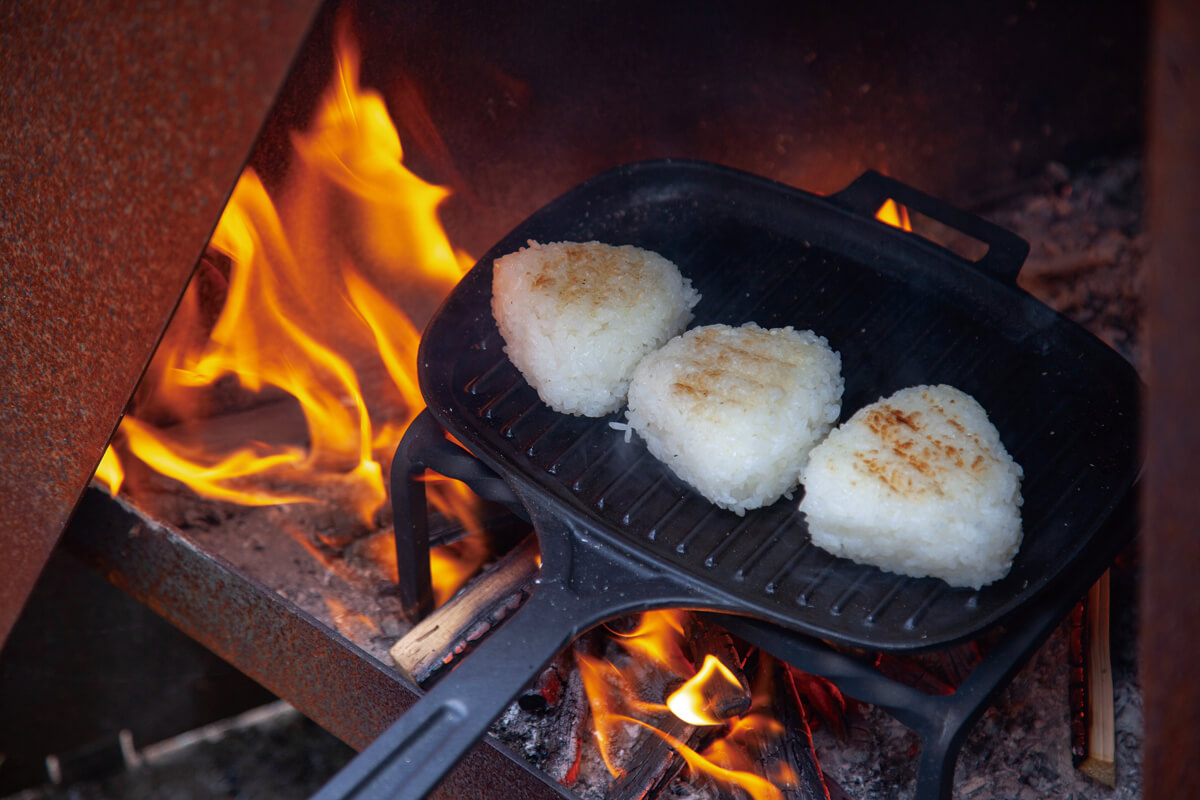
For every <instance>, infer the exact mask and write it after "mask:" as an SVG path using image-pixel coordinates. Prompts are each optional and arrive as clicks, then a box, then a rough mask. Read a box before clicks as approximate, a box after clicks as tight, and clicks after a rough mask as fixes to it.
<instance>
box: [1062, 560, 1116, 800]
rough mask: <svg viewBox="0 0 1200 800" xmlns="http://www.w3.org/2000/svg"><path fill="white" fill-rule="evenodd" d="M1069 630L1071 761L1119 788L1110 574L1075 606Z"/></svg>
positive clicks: (1097, 583)
mask: <svg viewBox="0 0 1200 800" xmlns="http://www.w3.org/2000/svg"><path fill="white" fill-rule="evenodd" d="M1068 627H1069V631H1070V633H1069V636H1068V643H1069V647H1068V649H1069V654H1070V656H1069V657H1070V663H1071V670H1070V676H1071V680H1070V697H1071V760H1072V762H1073V763H1074V765H1075V768H1076V769H1078V770H1079V771H1080V772H1082V773H1084V774H1085V775H1087V776H1089V777H1090V778H1093V779H1094V780H1097V781H1100V782H1101V783H1103V784H1106V785H1108V786H1116V760H1115V757H1114V752H1115V749H1116V744H1115V738H1116V735H1115V723H1114V718H1113V683H1112V659H1111V652H1110V649H1109V638H1108V632H1109V573H1108V572H1105V573H1104V574H1103V575H1102V576H1101V577H1100V580H1098V581H1096V583H1095V585H1093V586H1092V588H1091V589H1090V590H1089V591H1088V594H1087V597H1086V598H1084V599H1083V600H1081V601H1080V602H1079V603H1078V604H1077V605H1076V607H1075V609H1074V611H1072V613H1071V616H1070V619H1069V622H1068Z"/></svg>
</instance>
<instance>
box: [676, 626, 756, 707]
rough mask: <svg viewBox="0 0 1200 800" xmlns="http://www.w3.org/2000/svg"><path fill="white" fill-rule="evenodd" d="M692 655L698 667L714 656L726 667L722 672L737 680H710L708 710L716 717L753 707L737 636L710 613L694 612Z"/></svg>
mask: <svg viewBox="0 0 1200 800" xmlns="http://www.w3.org/2000/svg"><path fill="white" fill-rule="evenodd" d="M688 650H689V653H688V655H689V657H690V658H691V661H692V663H693V664H694V665H695V666H696V668H697V670H700V669H702V667H703V665H704V663H705V662H706V661H707V660H708V659H709V658H710V657H711V658H713V659H716V661H718V662H719V663H720V665H721V667H723V668H724V669H722V670H721V671H722V673H723V674H725V675H726V676H732V677H733V679H734V681H730V680H725V681H710V682H709V683H708V686H707V687H706V695H707V697H706V699H707V703H706V710H707V712H708V713H709V714H710V715H711V716H712V717H713V718H714V719H715V720H727V719H732V718H734V717H740V716H741V715H742V714H745V713H746V712H747V711H749V710H750V704H751V701H752V696H751V693H750V681H748V680H747V679H746V673H745V672H743V671H742V663H743V659H742V657H741V656H740V655H739V654H738V651H737V647H736V646H735V645H734V643H733V637H732V636H730V635H729V634H728V633H727V632H726V631H724V630H723V629H721V628H719V627H717V626H716V625H714V624H713V623H712V622H710V621H709V620H708V619H707V618H706V617H704V616H701V615H699V614H693V615H691V624H690V625H689V626H688Z"/></svg>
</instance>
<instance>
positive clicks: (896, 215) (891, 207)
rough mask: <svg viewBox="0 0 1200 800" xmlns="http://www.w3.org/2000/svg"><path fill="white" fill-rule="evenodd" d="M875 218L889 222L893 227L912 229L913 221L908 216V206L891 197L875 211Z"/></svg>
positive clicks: (904, 229)
mask: <svg viewBox="0 0 1200 800" xmlns="http://www.w3.org/2000/svg"><path fill="white" fill-rule="evenodd" d="M875 219H877V220H879V221H880V222H884V223H887V224H888V225H891V226H892V227H893V228H899V229H900V230H903V231H909V232H911V231H912V221H911V220H910V219H909V218H908V208H907V207H906V206H902V205H900V204H899V203H897V202H896V201H895V200H893V199H892V198H890V197H889V198H888V199H887V200H885V201H884V202H883V205H881V206H880V207H879V210H878V211H876V212H875Z"/></svg>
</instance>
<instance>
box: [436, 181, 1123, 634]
mask: <svg viewBox="0 0 1200 800" xmlns="http://www.w3.org/2000/svg"><path fill="white" fill-rule="evenodd" d="M864 185H865V186H866V190H867V191H865V192H864V190H863V189H864ZM887 197H895V198H896V199H897V200H899V201H901V202H906V203H908V204H910V205H911V206H912V207H914V208H916V209H917V210H920V211H922V212H923V213H926V214H927V215H928V216H931V217H934V218H935V219H939V220H942V221H954V222H959V218H960V217H962V216H963V215H962V212H958V211H956V210H954V209H950V208H949V207H946V206H942V205H941V204H938V203H936V201H932V200H931V198H928V197H927V196H925V195H920V194H917V193H914V192H913V190H911V189H909V188H908V187H905V186H903V185H902V184H898V183H896V182H894V181H890V180H888V179H884V178H882V176H878V175H876V174H874V173H868V174H867V176H864V178H863V179H860V181H859V182H856V184H854V185H852V186H851V187H850V188H848V189H847V190H846V191H845V192H843V193H842V194H840V195H835V196H834V197H832V198H820V197H817V196H814V195H811V194H808V193H805V192H801V191H798V190H795V189H791V188H788V187H784V186H781V185H779V184H774V183H771V182H769V181H766V180H764V179H761V178H755V177H753V176H749V175H746V174H744V173H740V172H736V171H733V170H729V169H726V168H722V167H716V166H713V165H708V164H700V163H696V162H678V161H657V162H645V163H642V164H635V165H631V166H628V167H622V168H619V169H617V170H614V171H611V172H608V173H605V174H603V175H601V176H599V177H597V178H594V179H592V180H590V181H588V182H587V183H585V184H582V185H581V186H579V187H577V188H576V189H574V190H572V191H570V192H568V193H567V194H566V195H564V196H563V197H561V198H559V199H558V200H556V201H554V202H553V203H551V204H550V205H548V206H546V207H545V208H543V209H542V210H541V211H539V212H537V213H536V214H534V215H533V216H532V217H530V218H529V219H528V220H526V221H525V222H524V223H522V224H521V225H520V226H519V227H518V228H517V229H516V230H514V231H513V232H512V233H511V234H509V235H508V236H507V237H505V238H504V239H503V240H502V241H501V242H499V243H498V244H497V245H496V247H494V248H493V249H492V250H491V251H489V252H488V253H487V254H486V255H485V256H484V257H483V258H482V259H480V261H479V263H478V264H477V266H476V267H475V268H474V269H473V270H472V271H471V272H470V273H469V274H468V275H467V276H466V277H464V279H463V280H462V281H461V282H460V284H459V286H458V287H457V288H456V289H455V290H454V291H453V292H452V293H451V295H450V297H449V298H447V300H446V302H445V303H444V304H443V307H442V309H441V310H439V312H438V314H437V315H436V316H435V318H434V320H433V322H432V323H431V324H430V326H429V328H428V330H427V331H426V334H425V336H424V337H423V339H422V344H421V352H420V355H419V364H420V369H419V376H420V381H421V388H422V392H423V394H424V395H425V398H426V400H427V402H428V403H429V408H430V411H431V413H432V414H433V415H434V417H435V418H436V419H437V420H438V421H439V422H440V423H441V424H442V425H443V426H444V427H445V428H446V429H447V430H448V431H449V432H451V433H452V434H453V435H454V436H455V437H456V438H457V439H458V440H459V441H460V442H461V443H462V444H463V445H465V446H466V447H467V448H468V449H469V450H471V451H472V452H473V453H474V454H475V455H476V456H478V457H480V458H481V459H482V460H483V461H485V462H486V463H487V464H488V465H489V466H491V467H492V468H493V469H494V470H496V471H497V472H498V473H499V474H500V475H502V476H505V477H506V479H509V480H513V481H517V482H520V483H522V484H523V485H524V486H525V487H526V488H527V490H528V487H533V491H536V492H539V493H541V494H542V495H543V496H545V497H548V498H552V501H553V502H554V503H556V504H558V505H559V506H560V507H561V508H562V509H563V510H564V511H566V510H569V511H570V513H571V514H572V515H574V516H576V517H579V518H582V519H584V520H586V521H587V522H588V524H589V526H590V527H592V528H594V529H595V533H596V534H597V535H600V536H603V537H607V538H608V539H610V540H611V541H614V542H619V543H621V544H622V545H623V546H625V547H632V548H633V549H635V550H638V551H641V552H646V553H650V554H652V555H653V556H654V557H655V558H657V559H659V560H660V561H663V562H666V563H668V564H670V565H672V566H674V567H676V568H678V570H680V571H681V572H684V573H691V574H703V576H704V578H705V579H706V580H708V581H710V582H712V583H714V584H716V585H719V586H720V588H721V590H722V591H725V592H727V593H729V594H731V595H733V596H736V597H737V598H738V599H739V600H741V601H743V602H747V603H750V604H751V605H753V606H754V607H755V609H756V611H757V612H758V613H760V614H761V615H762V616H765V617H767V618H771V619H776V620H778V621H782V622H784V624H787V625H789V627H792V628H793V629H794V628H796V627H797V623H799V625H800V626H801V627H802V630H803V631H804V632H806V633H809V634H812V635H815V636H819V637H821V638H826V639H832V640H835V641H840V642H843V643H846V644H851V645H857V646H865V647H872V648H878V649H909V650H912V649H924V648H930V647H936V646H944V645H947V644H950V643H953V642H956V641H959V640H962V639H964V638H968V637H970V636H972V635H974V634H976V633H978V632H979V631H981V630H982V629H984V628H986V627H988V626H990V625H992V624H993V623H996V622H997V621H999V620H1001V619H1002V618H1003V617H1004V616H1005V615H1007V614H1009V613H1012V612H1013V611H1015V610H1016V609H1017V608H1018V607H1019V606H1020V605H1021V604H1023V603H1024V602H1026V601H1028V600H1029V599H1030V598H1032V597H1033V596H1035V595H1036V594H1037V593H1038V592H1039V591H1041V590H1042V589H1043V588H1045V587H1046V586H1047V585H1048V584H1049V583H1050V582H1051V581H1053V580H1054V578H1055V577H1056V576H1058V575H1060V574H1061V572H1062V571H1063V570H1064V569H1069V568H1070V567H1071V565H1072V564H1073V563H1074V562H1075V560H1076V559H1077V557H1078V556H1079V554H1080V553H1081V552H1082V551H1083V550H1084V549H1085V548H1087V547H1089V546H1090V545H1091V544H1092V543H1093V540H1094V539H1095V537H1096V536H1098V535H1100V531H1101V527H1102V523H1103V522H1104V521H1105V519H1106V518H1107V517H1108V515H1109V514H1110V513H1111V512H1112V510H1113V509H1114V508H1115V507H1116V505H1117V503H1118V502H1119V501H1120V499H1121V498H1122V497H1123V496H1124V495H1125V493H1126V492H1127V491H1128V489H1129V487H1130V486H1131V484H1132V482H1133V480H1134V478H1135V476H1136V473H1137V469H1138V466H1137V446H1136V432H1137V398H1138V389H1139V383H1138V380H1137V377H1136V374H1135V373H1134V372H1133V370H1132V368H1131V367H1130V366H1129V365H1128V364H1127V363H1126V362H1125V361H1124V360H1123V359H1121V358H1120V357H1119V356H1118V355H1117V354H1116V353H1114V352H1113V351H1111V350H1110V349H1108V348H1107V347H1106V346H1105V345H1104V344H1103V343H1101V342H1100V341H1099V340H1097V339H1095V338H1094V337H1092V336H1091V335H1090V334H1087V333H1086V332H1085V331H1083V330H1082V329H1081V328H1079V327H1078V326H1076V325H1074V324H1073V323H1071V322H1070V321H1068V320H1066V319H1064V318H1062V317H1061V316H1059V315H1058V314H1056V313H1055V312H1053V311H1052V310H1050V309H1048V308H1047V307H1045V306H1044V305H1042V304H1041V303H1039V302H1038V301H1037V300H1035V299H1034V298H1032V297H1031V296H1029V295H1028V294H1027V293H1025V292H1024V291H1022V290H1021V289H1019V288H1017V287H1016V285H1015V283H1014V281H1015V276H1016V274H1017V271H1018V269H1019V266H1020V262H1021V260H1023V257H1024V250H1023V249H1022V248H1021V247H1020V246H1019V244H1021V243H1019V240H1017V243H1018V246H1014V245H1013V244H1012V241H1011V240H1012V239H1015V237H1011V234H1008V237H1010V238H1009V239H1005V238H1002V237H998V236H997V235H996V234H995V232H994V231H989V230H987V229H984V230H983V231H982V233H981V234H976V235H978V236H979V238H981V239H983V240H984V241H985V242H987V243H988V244H989V245H990V250H989V253H988V255H987V256H985V257H984V259H983V260H981V261H980V262H976V263H971V262H968V261H965V260H963V259H962V258H960V257H958V256H956V255H954V254H953V253H951V252H949V251H948V250H944V249H943V248H941V247H938V246H936V245H933V244H931V243H928V242H926V241H925V240H923V239H920V238H919V237H916V236H914V235H911V234H906V233H903V232H901V231H899V230H897V229H894V228H890V227H888V226H885V225H883V224H882V223H878V222H875V221H874V220H873V219H871V216H872V214H873V211H874V209H875V208H877V207H878V205H879V204H880V203H882V201H883V200H884V199H886V198H887ZM842 204H846V205H850V206H851V208H849V209H848V208H844V207H843V205H842ZM955 215H958V216H957V217H956V216H955ZM968 219H970V220H975V218H973V217H968ZM959 228H960V230H962V229H967V226H966V225H965V224H963V225H959ZM967 230H968V232H971V233H975V231H972V230H969V229H967ZM531 239H533V240H537V241H541V242H552V241H563V240H574V241H588V240H592V239H595V240H599V241H603V242H606V243H609V244H617V245H619V244H634V245H637V246H639V247H644V248H647V249H651V250H655V251H657V252H660V253H662V254H663V255H664V256H666V257H667V258H669V259H671V260H672V261H674V262H675V263H676V264H678V265H679V267H680V270H681V271H682V272H683V274H684V275H685V276H687V277H689V278H691V280H692V282H693V285H694V286H695V287H696V289H697V290H699V291H700V293H701V295H702V300H701V302H700V304H699V305H698V306H697V307H696V309H695V314H696V319H695V320H694V322H693V325H704V324H711V323H716V322H722V323H727V324H731V325H738V324H741V323H743V322H748V321H753V322H757V323H758V324H759V325H762V326H764V327H777V326H783V325H792V326H794V327H796V328H798V329H806V328H811V329H813V330H815V331H816V332H817V333H818V334H821V335H823V336H825V337H827V338H828V340H829V342H830V345H831V346H832V347H833V348H834V349H836V350H838V351H839V352H840V353H841V356H842V372H843V376H844V378H845V381H846V391H845V395H844V398H843V404H842V416H841V419H842V420H845V419H847V418H848V417H849V416H850V415H851V414H852V413H853V412H854V411H855V410H857V409H858V408H860V407H861V406H863V405H865V404H867V403H870V402H873V401H874V400H876V399H878V398H879V397H882V396H885V395H888V394H890V393H892V392H894V391H896V390H898V389H900V388H903V387H906V386H910V385H914V384H921V383H949V384H952V385H955V386H957V387H958V388H960V389H962V390H964V391H966V392H968V393H970V394H972V395H973V396H975V397H976V399H978V400H979V401H980V403H981V404H982V405H983V406H984V408H985V409H987V411H988V412H989V416H990V417H991V419H992V421H993V423H994V424H995V425H996V427H997V429H998V430H999V431H1000V434H1001V438H1002V440H1003V441H1004V444H1005V446H1006V447H1007V448H1008V450H1009V452H1010V453H1011V454H1012V455H1013V457H1014V458H1015V459H1016V461H1017V463H1019V464H1021V465H1022V467H1023V468H1024V471H1025V479H1024V481H1023V484H1022V491H1023V494H1024V498H1025V504H1024V507H1023V511H1022V516H1023V526H1024V530H1025V538H1024V542H1023V544H1022V547H1021V551H1020V552H1019V554H1018V556H1017V558H1016V561H1015V563H1014V566H1013V569H1012V572H1011V573H1010V574H1009V576H1008V577H1006V578H1005V579H1003V580H1001V581H999V582H998V583H995V584H993V585H991V586H988V587H984V588H983V589H982V590H980V591H971V590H959V589H952V588H950V587H948V586H947V585H946V584H944V583H943V582H941V581H939V580H936V579H913V578H907V577H903V576H898V575H894V574H891V573H887V572H884V571H881V570H878V569H875V568H873V567H869V566H864V565H858V564H854V563H852V562H850V561H847V560H845V559H840V558H835V557H833V556H831V555H829V554H827V553H825V552H824V551H822V550H820V549H819V548H817V547H815V546H813V545H812V544H811V541H810V540H809V537H808V533H807V528H806V525H805V522H804V518H803V516H802V515H801V514H800V513H799V512H798V511H797V510H796V503H797V502H798V501H799V498H800V495H799V493H797V495H796V496H795V497H793V498H791V499H786V498H785V499H783V500H780V501H779V502H778V503H776V504H775V505H773V506H771V507H769V508H765V509H760V510H757V511H750V512H748V513H747V515H746V516H745V517H738V516H736V515H735V514H733V513H731V512H727V511H724V510H721V509H718V508H716V507H715V506H713V505H711V504H710V503H708V501H706V500H704V499H703V498H702V497H700V496H699V495H698V494H697V493H695V492H694V491H693V490H691V489H690V488H688V487H687V486H686V485H684V484H683V483H682V482H680V481H679V480H678V479H676V478H675V477H674V476H673V475H672V474H670V472H669V470H667V468H666V467H665V466H663V465H662V464H660V463H658V462H657V460H656V459H654V458H653V456H650V455H649V453H648V452H647V451H646V449H645V447H644V446H643V445H642V443H641V442H640V440H639V439H638V438H637V437H636V436H635V437H634V438H633V441H631V442H629V443H626V442H625V441H624V434H623V433H622V432H621V431H619V430H614V429H612V428H611V427H610V425H609V423H610V422H612V421H615V420H621V419H623V412H619V413H617V414H612V415H609V416H607V417H604V418H601V419H588V418H581V417H571V416H567V415H562V414H558V413H556V412H554V411H552V410H550V409H549V408H548V407H546V406H545V405H543V404H542V403H541V401H540V400H539V399H538V397H537V394H536V393H535V392H534V390H533V389H532V388H531V387H529V385H528V384H527V383H526V382H525V381H524V379H523V378H522V376H521V375H520V373H519V372H518V371H517V370H516V368H515V367H514V366H513V365H512V364H511V363H510V362H509V361H508V359H507V358H506V357H505V355H504V352H503V340H502V339H501V337H500V335H499V333H498V331H497V330H496V326H495V323H494V320H493V319H492V315H491V309H490V299H491V265H492V262H493V261H494V260H495V259H496V258H498V257H499V256H501V255H504V254H506V253H509V252H512V251H515V250H517V249H518V248H520V247H522V246H524V245H525V244H526V242H527V240H531ZM1006 247H1007V248H1008V252H1007V253H1005V252H1004V251H1005V248H1006ZM1014 261H1015V264H1014V263H1013V262H1014ZM798 491H802V489H801V490H798Z"/></svg>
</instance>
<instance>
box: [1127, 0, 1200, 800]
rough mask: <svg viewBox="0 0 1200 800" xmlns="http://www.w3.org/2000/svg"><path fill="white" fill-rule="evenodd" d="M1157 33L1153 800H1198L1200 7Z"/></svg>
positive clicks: (1147, 606) (1149, 478) (1146, 680)
mask: <svg viewBox="0 0 1200 800" xmlns="http://www.w3.org/2000/svg"><path fill="white" fill-rule="evenodd" d="M1153 30H1154V33H1153V41H1152V45H1151V46H1152V56H1151V61H1150V98H1149V101H1150V102H1149V109H1150V118H1149V151H1148V153H1147V157H1148V167H1149V169H1148V181H1147V203H1148V208H1147V219H1148V223H1149V230H1150V234H1151V237H1152V243H1153V250H1152V253H1151V261H1150V265H1151V271H1150V277H1149V283H1148V286H1147V290H1148V291H1147V312H1148V330H1147V340H1148V342H1149V358H1148V359H1147V361H1148V364H1149V367H1150V371H1149V375H1148V381H1147V382H1148V385H1149V397H1148V400H1147V402H1146V404H1145V405H1146V420H1145V436H1146V480H1145V481H1144V485H1145V486H1146V497H1145V501H1144V504H1143V507H1144V508H1145V517H1144V523H1143V544H1142V555H1143V561H1142V564H1143V576H1142V609H1141V611H1142V613H1141V619H1142V632H1141V659H1142V665H1141V677H1142V681H1141V682H1142V686H1143V687H1144V691H1145V714H1146V756H1145V775H1146V797H1148V798H1177V797H1200V759H1197V758H1196V754H1197V753H1200V728H1197V725H1196V721H1197V720H1198V719H1200V681H1197V680H1196V659H1197V657H1200V591H1197V589H1196V572H1197V570H1198V569H1200V530H1198V528H1200V493H1198V492H1197V474H1198V473H1200V470H1198V469H1197V461H1196V459H1197V452H1200V416H1197V409H1200V371H1198V368H1200V333H1197V330H1196V328H1197V323H1198V322H1200V223H1197V216H1196V215H1197V212H1200V3H1196V2H1177V1H1176V0H1159V1H1158V2H1157V3H1155V8H1154V25H1153Z"/></svg>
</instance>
